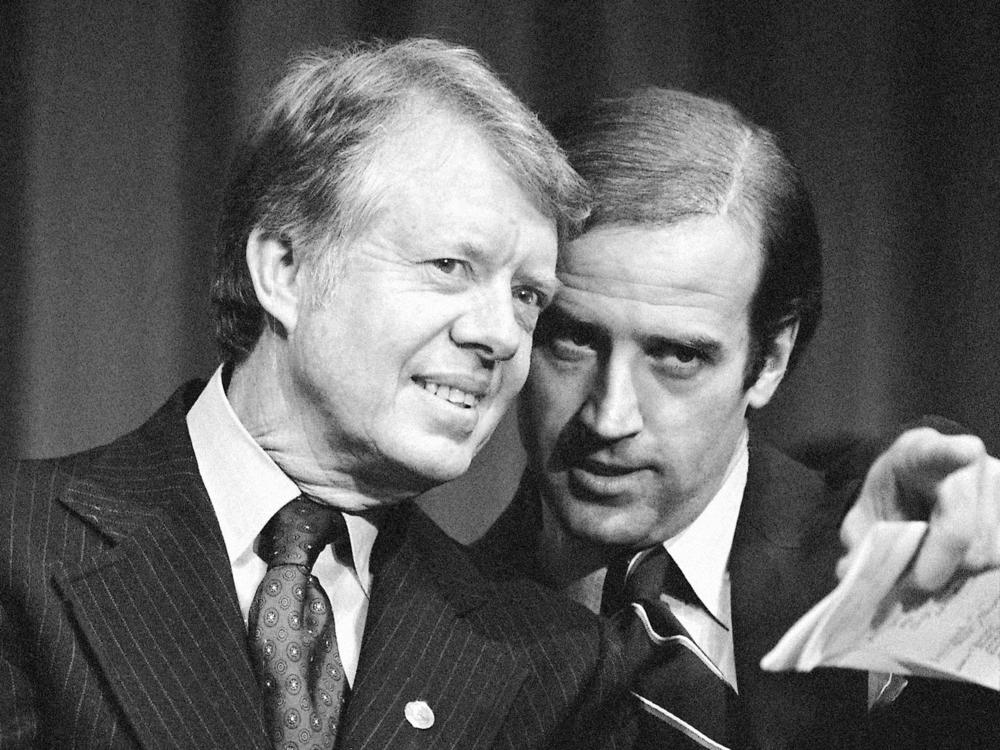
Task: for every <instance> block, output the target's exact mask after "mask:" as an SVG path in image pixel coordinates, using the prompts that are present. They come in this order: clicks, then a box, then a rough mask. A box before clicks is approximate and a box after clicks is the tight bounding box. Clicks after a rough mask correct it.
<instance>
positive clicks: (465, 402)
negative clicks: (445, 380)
mask: <svg viewBox="0 0 1000 750" xmlns="http://www.w3.org/2000/svg"><path fill="white" fill-rule="evenodd" d="M417 383H419V384H420V385H421V386H422V387H423V389H424V390H425V391H427V392H428V393H432V394H433V395H435V396H437V397H438V398H443V399H444V400H445V401H447V402H448V403H451V404H455V405H456V406H463V407H465V408H466V409H471V408H472V407H474V406H476V404H478V403H479V401H480V397H479V396H477V395H476V394H474V393H469V392H468V391H463V390H462V389H461V388H453V387H451V386H447V385H441V384H440V383H434V382H432V381H430V380H419V379H418V380H417Z"/></svg>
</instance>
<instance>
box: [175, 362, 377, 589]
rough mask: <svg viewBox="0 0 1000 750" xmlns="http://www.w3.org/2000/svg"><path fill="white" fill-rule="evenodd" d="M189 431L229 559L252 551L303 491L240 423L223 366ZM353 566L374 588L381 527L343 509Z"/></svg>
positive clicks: (191, 417)
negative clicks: (372, 567) (375, 548)
mask: <svg viewBox="0 0 1000 750" xmlns="http://www.w3.org/2000/svg"><path fill="white" fill-rule="evenodd" d="M187 425H188V432H189V433H190V435H191V444H192V447H193V448H194V455H195V459H196V460H197V462H198V472H199V473H200V474H201V478H202V481H203V482H204V483H205V489H206V490H207V491H208V497H209V499H210V500H211V502H212V508H213V509H214V510H215V515H216V517H217V518H218V520H219V527H220V528H221V530H222V539H223V542H224V543H225V545H226V553H227V554H228V555H229V562H230V563H231V564H232V563H235V562H236V560H238V559H239V558H241V557H243V556H244V555H246V554H248V553H252V552H253V546H254V542H255V540H256V539H257V536H258V534H260V531H261V529H263V528H264V525H265V524H266V523H267V522H268V521H269V520H270V519H271V516H273V515H274V514H275V513H277V512H278V510H279V509H280V508H281V507H282V506H283V505H285V504H286V503H288V502H290V501H292V500H294V499H295V498H296V497H298V496H299V495H300V494H302V493H301V491H300V490H299V488H298V487H297V486H296V484H295V482H293V481H292V480H291V479H289V477H288V476H287V475H286V474H285V473H284V472H283V471H282V470H281V469H280V468H279V467H278V465H277V464H276V463H274V461H272V460H271V458H270V457H269V456H268V455H267V453H265V452H264V449H263V448H261V447H260V446H259V445H258V444H257V443H256V442H255V441H254V439H253V438H252V437H250V433H248V432H247V431H246V429H245V428H244V427H243V425H242V424H241V423H240V420H239V417H237V416H236V412H234V411H233V408H232V406H231V405H230V403H229V399H227V398H226V391H225V388H224V387H223V383H222V367H219V368H218V369H217V370H216V371H215V373H214V374H213V375H212V378H211V379H210V380H209V381H208V385H207V386H206V387H205V389H204V390H203V391H202V392H201V395H200V396H198V399H197V401H195V402H194V405H193V406H192V407H191V409H190V410H189V411H188V414H187ZM343 515H344V521H345V523H346V525H347V531H348V535H349V536H350V539H351V553H352V557H353V561H352V562H353V564H354V568H355V570H356V571H357V574H358V578H359V580H360V581H361V585H362V588H363V589H364V590H365V592H366V593H369V592H370V591H371V572H370V569H369V558H370V556H371V550H372V545H374V543H375V537H376V535H377V534H378V528H377V527H376V526H375V524H374V523H372V521H371V520H370V519H368V518H365V517H364V516H360V515H356V514H350V513H344V514H343Z"/></svg>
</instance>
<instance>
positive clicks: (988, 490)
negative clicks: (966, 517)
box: [962, 456, 1000, 570]
mask: <svg viewBox="0 0 1000 750" xmlns="http://www.w3.org/2000/svg"><path fill="white" fill-rule="evenodd" d="M975 519H976V520H975V523H974V528H975V537H974V539H973V541H972V543H971V544H970V545H969V549H968V550H967V551H966V554H965V559H964V560H963V563H962V564H963V567H965V568H967V569H968V570H982V569H984V568H989V567H998V566H1000V460H997V459H996V458H993V457H992V456H988V457H987V458H986V460H985V462H984V466H983V470H982V472H981V473H980V482H979V495H978V504H977V506H976V515H975Z"/></svg>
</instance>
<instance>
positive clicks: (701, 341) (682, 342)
mask: <svg viewBox="0 0 1000 750" xmlns="http://www.w3.org/2000/svg"><path fill="white" fill-rule="evenodd" d="M641 341H642V345H643V348H644V349H646V350H647V351H648V350H650V349H656V348H659V347H663V346H683V347H685V348H688V349H693V350H695V351H696V352H698V353H699V354H700V355H701V356H703V357H705V358H706V359H712V360H715V359H718V357H719V354H720V352H722V344H721V343H719V342H718V341H717V340H716V339H713V338H708V337H707V336H663V335H661V334H651V335H649V336H642V337H641Z"/></svg>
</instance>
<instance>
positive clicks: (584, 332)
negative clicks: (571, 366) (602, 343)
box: [535, 308, 599, 361]
mask: <svg viewBox="0 0 1000 750" xmlns="http://www.w3.org/2000/svg"><path fill="white" fill-rule="evenodd" d="M550 309H551V308H550ZM535 343H536V344H537V345H538V346H539V347H544V348H545V350H546V351H548V352H549V353H550V354H551V355H552V356H553V357H555V358H556V359H560V360H565V361H573V360H579V359H583V358H585V357H589V356H591V355H592V354H594V352H596V350H597V347H598V345H599V342H598V340H597V336H596V332H595V331H594V330H593V328H592V327H591V326H588V325H586V324H584V323H581V322H579V321H576V320H572V319H570V318H567V317H565V316H564V315H561V314H560V313H559V312H558V311H555V312H553V313H552V314H549V313H548V311H546V312H543V313H542V316H541V318H540V319H539V322H538V328H537V330H536V331H535Z"/></svg>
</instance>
